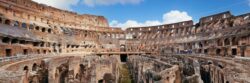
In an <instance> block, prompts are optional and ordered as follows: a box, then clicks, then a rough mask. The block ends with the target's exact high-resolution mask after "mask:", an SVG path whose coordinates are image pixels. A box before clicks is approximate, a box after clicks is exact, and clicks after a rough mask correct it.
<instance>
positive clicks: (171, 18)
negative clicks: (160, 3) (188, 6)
mask: <svg viewBox="0 0 250 83" xmlns="http://www.w3.org/2000/svg"><path fill="white" fill-rule="evenodd" d="M187 20H192V17H191V16H189V15H188V13H187V12H185V11H183V12H182V11H178V10H172V11H170V12H168V13H166V14H164V15H163V23H165V24H170V23H175V22H181V21H187Z"/></svg>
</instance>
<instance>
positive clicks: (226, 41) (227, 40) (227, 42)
mask: <svg viewBox="0 0 250 83" xmlns="http://www.w3.org/2000/svg"><path fill="white" fill-rule="evenodd" d="M224 44H225V46H227V45H230V41H229V39H228V38H226V39H225V40H224Z"/></svg>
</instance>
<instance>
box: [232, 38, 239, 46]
mask: <svg viewBox="0 0 250 83" xmlns="http://www.w3.org/2000/svg"><path fill="white" fill-rule="evenodd" d="M232 44H233V45H238V44H239V42H238V40H237V38H236V37H233V38H232Z"/></svg>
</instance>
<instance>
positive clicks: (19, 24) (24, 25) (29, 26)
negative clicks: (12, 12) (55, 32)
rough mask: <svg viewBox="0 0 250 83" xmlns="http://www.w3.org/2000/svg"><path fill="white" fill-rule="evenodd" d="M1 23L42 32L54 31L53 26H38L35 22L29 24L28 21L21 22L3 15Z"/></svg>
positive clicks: (0, 19)
mask: <svg viewBox="0 0 250 83" xmlns="http://www.w3.org/2000/svg"><path fill="white" fill-rule="evenodd" d="M0 23H3V24H6V25H10V26H14V27H20V28H24V29H28V30H36V31H41V32H47V33H52V29H51V28H45V27H40V26H36V25H34V24H28V23H24V22H19V21H12V20H9V19H4V18H2V17H1V18H0Z"/></svg>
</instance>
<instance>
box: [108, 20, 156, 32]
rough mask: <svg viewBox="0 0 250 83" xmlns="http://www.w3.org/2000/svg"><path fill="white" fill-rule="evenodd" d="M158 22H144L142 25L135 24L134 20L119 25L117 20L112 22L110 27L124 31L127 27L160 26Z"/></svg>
mask: <svg viewBox="0 0 250 83" xmlns="http://www.w3.org/2000/svg"><path fill="white" fill-rule="evenodd" d="M160 24H161V22H160V21H145V22H144V23H140V22H137V21H135V20H128V21H126V22H125V23H120V22H118V21H117V20H113V21H111V22H110V26H113V27H121V28H122V29H123V30H125V29H126V28H128V27H139V26H152V25H160Z"/></svg>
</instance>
